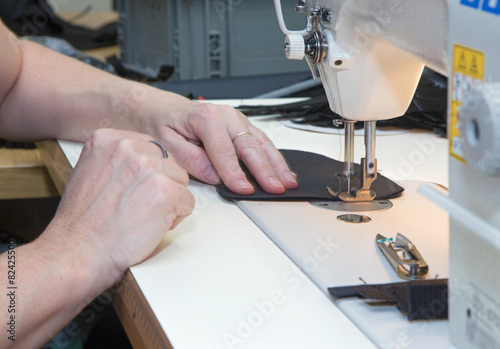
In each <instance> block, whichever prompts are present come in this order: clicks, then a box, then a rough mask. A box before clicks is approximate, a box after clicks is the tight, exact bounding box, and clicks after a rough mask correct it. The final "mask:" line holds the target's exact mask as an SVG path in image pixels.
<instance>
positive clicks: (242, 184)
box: [236, 179, 253, 190]
mask: <svg viewBox="0 0 500 349" xmlns="http://www.w3.org/2000/svg"><path fill="white" fill-rule="evenodd" d="M236 183H238V186H239V187H240V188H241V189H252V190H253V187H252V185H251V184H250V183H248V182H247V181H244V180H242V179H240V180H239V181H237V182H236Z"/></svg>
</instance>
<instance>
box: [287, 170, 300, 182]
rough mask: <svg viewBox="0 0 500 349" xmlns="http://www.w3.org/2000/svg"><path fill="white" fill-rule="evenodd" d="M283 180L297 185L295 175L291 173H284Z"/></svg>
mask: <svg viewBox="0 0 500 349" xmlns="http://www.w3.org/2000/svg"><path fill="white" fill-rule="evenodd" d="M285 179H286V180H287V181H289V182H293V183H297V175H296V174H295V173H293V172H288V171H287V172H285Z"/></svg>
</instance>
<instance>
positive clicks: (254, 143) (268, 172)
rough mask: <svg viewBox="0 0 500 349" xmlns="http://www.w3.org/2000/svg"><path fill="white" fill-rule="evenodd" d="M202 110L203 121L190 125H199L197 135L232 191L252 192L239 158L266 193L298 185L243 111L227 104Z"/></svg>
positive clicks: (271, 145)
mask: <svg viewBox="0 0 500 349" xmlns="http://www.w3.org/2000/svg"><path fill="white" fill-rule="evenodd" d="M204 112H205V113H206V114H205V115H204V117H203V120H202V122H199V123H197V124H193V127H198V132H197V135H198V138H199V139H200V140H202V142H203V145H204V147H205V150H206V152H207V154H208V157H209V158H210V160H211V162H212V164H213V167H214V168H215V170H216V171H217V173H218V174H219V176H220V178H221V179H222V180H223V182H224V184H225V185H226V186H227V187H228V188H229V189H230V190H231V191H233V192H235V193H238V194H243V195H248V194H251V193H253V192H254V188H253V187H252V185H251V184H250V182H249V181H248V180H247V178H246V176H245V174H244V172H243V171H242V169H241V167H240V163H239V159H241V160H242V161H243V162H244V163H245V165H246V166H247V167H248V169H249V170H250V172H251V173H252V175H253V176H254V177H255V179H256V180H257V181H258V183H259V184H260V186H261V187H262V188H263V189H264V190H265V191H267V192H269V193H273V194H280V193H283V192H284V191H285V190H286V189H292V188H295V187H297V181H296V176H295V175H294V174H293V173H292V172H291V171H290V169H289V168H288V165H287V164H286V162H285V160H284V159H283V156H282V155H281V153H280V152H279V151H278V150H277V149H276V148H275V147H274V145H273V144H272V142H271V141H270V140H269V138H267V137H266V136H265V135H264V133H263V132H262V131H260V130H259V129H257V128H256V127H254V126H252V125H251V124H250V122H249V121H248V119H247V118H246V117H245V116H244V115H243V114H241V113H239V112H238V111H236V110H235V109H234V108H230V107H227V106H219V109H218V110H217V111H216V112H215V115H214V111H213V110H207V109H206V108H205V109H204ZM207 113H208V114H209V115H207ZM207 120H208V121H207ZM200 126H201V127H200ZM221 126H222V127H221ZM203 160H205V159H204V158H203ZM181 164H182V165H183V166H184V163H182V162H181Z"/></svg>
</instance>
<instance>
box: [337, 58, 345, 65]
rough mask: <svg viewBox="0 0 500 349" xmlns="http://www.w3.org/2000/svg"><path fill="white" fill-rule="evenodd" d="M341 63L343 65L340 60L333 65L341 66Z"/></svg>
mask: <svg viewBox="0 0 500 349" xmlns="http://www.w3.org/2000/svg"><path fill="white" fill-rule="evenodd" d="M342 63H344V62H342V60H340V59H339V60H336V61H335V65H337V66H338V65H342Z"/></svg>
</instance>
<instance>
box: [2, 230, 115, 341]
mask: <svg viewBox="0 0 500 349" xmlns="http://www.w3.org/2000/svg"><path fill="white" fill-rule="evenodd" d="M48 235H50V233H49V234H48ZM68 247H69V246H68V245H67V244H65V243H64V238H60V239H54V240H53V241H51V239H50V238H46V237H44V236H43V235H42V237H40V238H39V240H36V241H35V242H33V243H31V244H28V245H24V246H20V247H16V248H14V249H10V250H9V251H13V252H11V253H10V254H8V253H4V254H2V255H1V256H0V263H1V264H0V265H1V267H0V270H4V271H5V272H2V273H1V274H2V275H3V280H0V285H2V288H3V291H2V293H3V294H4V296H2V299H1V300H0V305H1V311H0V313H1V314H4V315H3V318H2V320H1V321H2V323H3V324H4V325H3V326H2V327H4V328H5V327H7V328H6V330H4V331H2V333H3V335H2V336H1V337H0V347H2V348H6V347H13V348H38V347H41V346H42V345H43V344H45V343H47V342H48V341H50V340H51V339H52V338H53V337H54V336H55V335H56V334H57V333H58V332H59V331H60V330H61V329H62V328H64V326H65V325H67V324H68V323H69V322H70V321H71V320H72V319H73V318H74V317H75V316H76V315H78V314H79V312H80V311H81V310H82V309H83V308H84V307H85V306H86V305H87V304H88V303H90V302H91V301H92V300H93V299H94V298H95V297H96V296H98V295H99V293H100V292H102V291H103V290H104V289H105V288H107V287H109V286H110V282H109V281H103V279H104V280H106V279H109V280H113V277H112V276H109V275H103V274H105V273H104V271H101V270H99V269H94V270H93V268H95V265H94V262H93V261H92V260H91V258H93V256H90V255H84V254H83V251H84V250H85V249H75V248H68ZM75 247H76V246H75ZM87 252H88V251H87ZM9 257H10V259H8V258H9ZM6 269H7V270H10V271H11V272H10V273H7V270H6ZM99 272H101V273H99ZM7 275H11V276H10V277H9V278H8V277H7ZM115 277H116V276H115ZM8 287H16V288H8Z"/></svg>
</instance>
